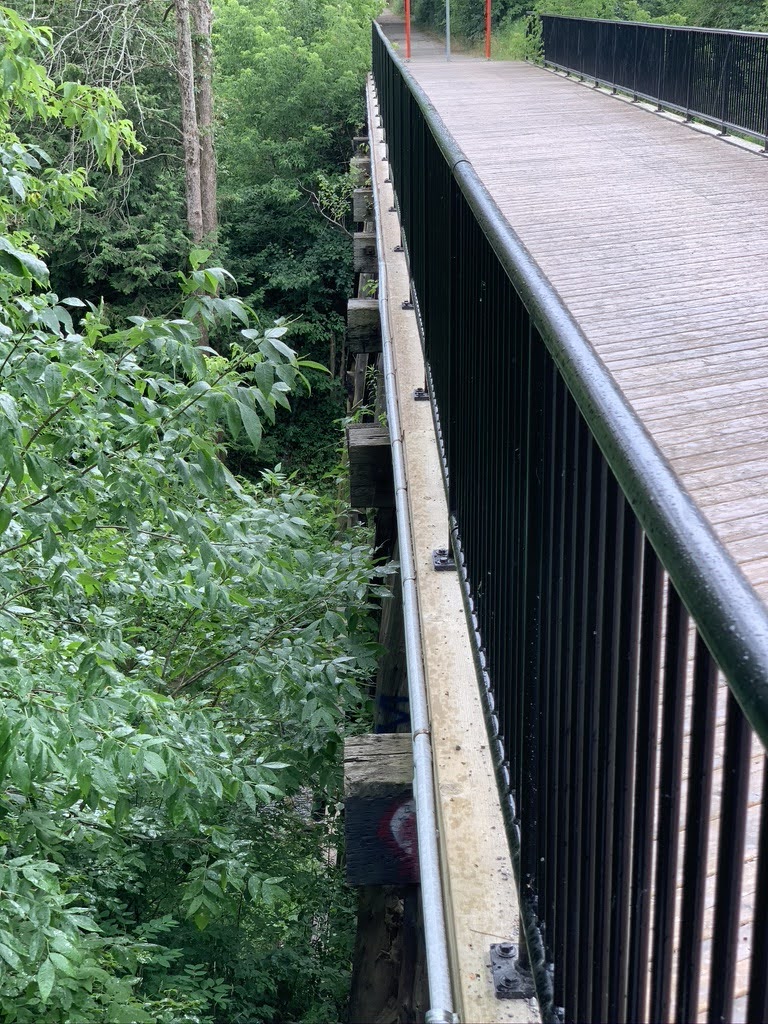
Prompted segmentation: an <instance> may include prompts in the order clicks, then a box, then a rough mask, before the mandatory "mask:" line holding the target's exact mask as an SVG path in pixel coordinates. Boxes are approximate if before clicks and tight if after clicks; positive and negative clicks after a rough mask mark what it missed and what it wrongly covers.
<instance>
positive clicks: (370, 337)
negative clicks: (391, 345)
mask: <svg viewBox="0 0 768 1024" xmlns="http://www.w3.org/2000/svg"><path fill="white" fill-rule="evenodd" d="M347 351H348V352H350V353H351V354H355V355H356V354H357V353H358V352H381V326H380V322H379V300H378V299H350V300H349V301H348V302H347Z"/></svg>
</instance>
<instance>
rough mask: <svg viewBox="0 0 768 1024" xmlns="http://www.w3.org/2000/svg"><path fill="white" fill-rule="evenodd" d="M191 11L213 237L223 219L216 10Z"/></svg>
mask: <svg viewBox="0 0 768 1024" xmlns="http://www.w3.org/2000/svg"><path fill="white" fill-rule="evenodd" d="M191 12H192V31H193V37H192V42H193V56H194V65H195V98H196V101H197V130H198V137H199V140H200V195H201V206H202V217H203V234H204V235H212V234H213V233H214V232H215V231H216V229H217V228H218V226H219V220H218V215H217V210H216V153H215V151H214V148H213V46H212V43H211V31H212V27H213V10H212V7H211V2H210V0H191Z"/></svg>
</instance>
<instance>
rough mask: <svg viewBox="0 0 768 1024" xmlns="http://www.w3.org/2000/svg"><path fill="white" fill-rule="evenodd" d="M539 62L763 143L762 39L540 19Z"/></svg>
mask: <svg viewBox="0 0 768 1024" xmlns="http://www.w3.org/2000/svg"><path fill="white" fill-rule="evenodd" d="M541 42H542V55H543V59H544V62H545V64H549V65H552V66H553V67H556V68H560V69H561V70H563V71H569V72H573V73H575V74H577V75H581V76H582V77H585V78H589V79H592V80H593V81H595V82H598V83H600V84H601V85H606V86H609V87H611V88H613V89H618V90H621V91H622V92H626V93H628V94H629V95H631V96H633V97H634V98H635V99H644V100H649V101H650V102H652V103H657V104H659V105H660V106H662V107H666V108H668V109H670V110H674V111H677V112H678V113H680V114H683V115H685V117H686V118H688V119H696V120H699V121H702V122H705V123H707V124H711V125H714V126H715V127H717V128H719V129H720V130H721V131H723V132H726V131H731V132H736V133H741V134H745V135H749V136H753V137H755V138H758V139H761V140H762V141H763V142H764V143H765V144H766V145H767V146H768V87H767V85H768V35H765V34H763V33H758V32H724V31H719V30H717V29H706V28H681V27H678V26H671V25H645V24H639V23H637V22H629V21H598V20H595V19H591V18H570V17H561V16H559V15H551V14H545V15H542V16H541Z"/></svg>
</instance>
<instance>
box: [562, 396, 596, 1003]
mask: <svg viewBox="0 0 768 1024" xmlns="http://www.w3.org/2000/svg"><path fill="white" fill-rule="evenodd" d="M571 408H572V415H573V421H572V422H573V427H572V433H571V443H572V444H573V451H574V456H573V467H574V470H573V479H574V486H573V503H572V506H571V530H572V532H571V580H570V584H571V585H570V588H569V608H570V614H569V618H568V641H567V652H568V653H567V656H568V658H569V662H570V664H569V667H568V674H567V677H566V687H567V699H568V706H567V714H568V722H569V729H568V765H567V792H568V805H569V808H570V816H569V823H568V848H567V858H568V859H567V869H568V882H567V892H568V895H567V900H566V908H565V912H566V915H567V916H566V926H565V943H564V946H565V977H564V984H563V988H564V993H565V1004H564V1005H565V1020H566V1021H573V1020H576V1019H577V991H578V983H579V971H580V962H579V955H580V941H581V936H580V932H579V925H580V910H581V901H582V892H581V887H580V879H579V860H580V856H581V813H580V812H581V772H580V771H579V769H578V762H579V757H580V754H581V748H582V744H583V731H584V730H583V713H584V686H583V677H582V674H581V672H580V662H581V632H582V627H581V621H582V618H583V615H584V602H583V590H584V577H585V574H586V570H585V548H586V545H587V539H588V519H587V515H586V505H587V501H588V495H589V492H590V475H591V464H590V463H588V453H589V452H590V450H591V449H590V446H589V444H588V441H587V428H586V426H585V425H584V423H583V421H582V419H581V414H580V413H579V411H578V409H577V407H576V403H575V402H572V403H571Z"/></svg>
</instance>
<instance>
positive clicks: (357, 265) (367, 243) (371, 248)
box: [352, 231, 379, 274]
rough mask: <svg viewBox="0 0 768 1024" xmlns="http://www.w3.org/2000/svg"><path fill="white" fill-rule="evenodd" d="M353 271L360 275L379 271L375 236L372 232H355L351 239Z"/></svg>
mask: <svg viewBox="0 0 768 1024" xmlns="http://www.w3.org/2000/svg"><path fill="white" fill-rule="evenodd" d="M352 254H353V261H354V269H355V272H356V273H360V274H375V273H376V271H377V270H378V269H379V262H378V259H377V258H376V235H375V233H374V232H372V231H356V232H355V234H354V236H353V238H352Z"/></svg>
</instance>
